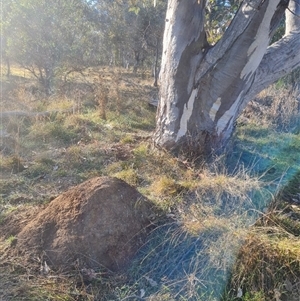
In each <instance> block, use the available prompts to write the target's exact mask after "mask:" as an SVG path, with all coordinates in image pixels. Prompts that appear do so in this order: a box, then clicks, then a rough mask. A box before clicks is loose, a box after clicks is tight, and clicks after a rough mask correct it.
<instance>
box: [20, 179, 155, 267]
mask: <svg viewBox="0 0 300 301" xmlns="http://www.w3.org/2000/svg"><path fill="white" fill-rule="evenodd" d="M149 215H150V204H149V202H148V201H147V200H146V199H145V198H144V197H143V196H142V195H141V194H140V193H138V192H137V191H136V190H135V189H134V188H133V187H131V186H129V185H128V184H127V183H125V182H124V181H122V180H119V179H116V178H109V177H103V178H94V179H91V180H88V181H86V182H84V183H82V184H80V185H78V186H76V187H73V188H71V189H70V190H69V191H67V192H65V193H63V194H62V195H60V196H59V197H57V198H56V199H54V200H53V201H52V202H51V203H50V204H49V205H48V206H47V207H46V208H45V209H44V210H42V211H41V212H40V213H39V214H38V215H37V216H36V217H35V218H33V219H32V220H31V221H30V222H29V223H28V224H27V225H26V226H25V227H24V228H23V230H22V231H21V232H20V233H19V234H18V236H17V244H16V248H17V250H18V251H20V252H21V253H23V254H27V255H30V256H38V257H40V258H42V260H45V261H46V262H47V264H48V265H50V266H52V267H55V268H68V267H70V266H72V265H73V264H74V263H76V265H77V266H79V267H88V268H95V267H99V266H104V267H106V268H108V269H110V270H117V269H120V268H122V267H124V265H125V264H126V263H127V262H128V260H129V259H130V258H131V257H132V256H133V255H134V253H135V252H136V251H137V248H138V247H139V246H140V244H141V241H142V237H143V235H145V233H146V230H145V229H146V227H147V225H149V218H148V217H149Z"/></svg>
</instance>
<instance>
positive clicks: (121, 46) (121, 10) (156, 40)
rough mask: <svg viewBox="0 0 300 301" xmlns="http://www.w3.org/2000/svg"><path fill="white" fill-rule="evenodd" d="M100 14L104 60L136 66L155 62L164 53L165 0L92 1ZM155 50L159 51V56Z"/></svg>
mask: <svg viewBox="0 0 300 301" xmlns="http://www.w3.org/2000/svg"><path fill="white" fill-rule="evenodd" d="M89 4H90V5H93V7H94V8H95V9H96V10H97V12H98V14H99V20H100V27H101V44H102V45H105V50H104V51H103V53H102V58H101V60H102V63H103V64H108V63H109V64H111V65H114V66H123V67H129V66H131V67H133V71H134V72H136V71H137V69H138V68H140V67H141V66H142V65H143V64H144V65H145V66H146V67H150V66H153V65H155V58H156V59H157V65H158V60H159V57H160V55H161V47H162V35H163V28H164V18H165V9H166V2H165V1H163V0H160V1H157V5H156V7H153V1H152V0H143V1H134V0H117V1H108V0H103V1H96V0H95V1H90V2H89ZM156 53H158V55H157V56H156Z"/></svg>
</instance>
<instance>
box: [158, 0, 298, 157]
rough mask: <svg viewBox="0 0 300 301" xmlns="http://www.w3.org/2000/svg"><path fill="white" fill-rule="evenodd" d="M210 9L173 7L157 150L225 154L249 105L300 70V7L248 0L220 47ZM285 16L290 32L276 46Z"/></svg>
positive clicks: (186, 4)
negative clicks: (210, 31) (209, 22)
mask: <svg viewBox="0 0 300 301" xmlns="http://www.w3.org/2000/svg"><path fill="white" fill-rule="evenodd" d="M289 2H290V3H289ZM205 5H206V1H205V0H184V1H182V0H169V2H168V9H167V15H166V25H165V32H164V43H163V54H162V66H161V73H160V76H161V78H160V81H161V88H160V101H159V106H158V112H157V127H156V131H155V134H154V143H155V144H156V146H158V147H162V148H164V149H167V150H169V151H174V152H176V153H178V152H184V153H187V154H189V153H196V154H201V153H204V154H207V153H211V152H212V151H222V150H223V148H224V146H226V143H227V142H228V140H229V138H230V137H231V135H232V132H233V130H234V124H235V121H236V119H237V117H238V116H239V114H240V113H241V112H242V110H243V109H244V108H245V107H246V105H247V103H248V102H249V101H250V100H251V99H253V98H254V97H255V95H256V94H257V93H259V92H260V91H262V90H263V89H265V88H266V87H267V86H269V85H270V84H271V83H273V82H275V81H276V80H278V79H279V78H280V77H282V76H284V75H286V74H287V73H289V72H291V71H292V70H293V69H294V68H296V67H298V66H300V51H299V49H300V25H299V22H300V21H299V20H300V19H299V15H300V12H299V10H300V0H290V1H289V0H244V1H243V2H242V4H241V6H240V8H239V9H238V11H237V13H236V15H235V17H234V18H233V20H232V21H231V24H230V25H229V27H228V29H227V30H226V31H225V33H224V35H223V37H222V38H221V39H220V40H219V41H218V42H217V44H216V45H214V46H210V45H208V43H207V40H206V34H205V29H204V23H205ZM288 5H289V10H287V6H288ZM285 12H286V24H287V25H286V33H285V35H284V36H283V37H282V38H281V39H280V40H279V41H278V42H276V43H274V44H272V45H270V39H271V37H272V35H273V33H274V31H275V29H276V27H277V26H278V25H279V23H280V20H281V19H282V18H283V16H284V13H285Z"/></svg>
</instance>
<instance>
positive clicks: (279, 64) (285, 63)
mask: <svg viewBox="0 0 300 301" xmlns="http://www.w3.org/2000/svg"><path fill="white" fill-rule="evenodd" d="M299 48H300V31H299V32H298V33H294V34H290V35H287V36H284V37H283V38H281V39H280V40H279V41H277V42H276V43H274V44H272V45H271V46H269V47H268V49H267V52H266V54H265V55H264V57H263V59H262V61H261V63H260V65H259V67H258V69H257V71H256V74H255V80H254V83H253V85H252V88H251V91H250V93H249V94H248V95H247V99H253V98H254V97H255V95H256V94H258V93H259V92H261V91H262V90H264V89H265V88H267V87H268V86H269V85H270V84H272V83H274V82H276V81H277V80H279V79H280V78H282V77H283V76H285V75H287V74H288V73H290V72H292V71H293V70H294V69H296V68H297V67H299V66H300V52H299Z"/></svg>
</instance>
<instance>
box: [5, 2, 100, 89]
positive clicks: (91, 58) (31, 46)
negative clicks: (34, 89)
mask: <svg viewBox="0 0 300 301" xmlns="http://www.w3.org/2000/svg"><path fill="white" fill-rule="evenodd" d="M10 1H11V2H10V5H9V6H6V11H4V12H3V14H4V16H5V19H6V20H5V21H6V23H5V24H3V26H4V25H5V28H10V30H9V31H5V32H4V34H6V36H4V38H5V40H6V41H7V48H6V51H7V53H8V56H9V57H10V58H11V59H12V60H14V61H15V62H18V63H19V64H20V65H21V66H23V67H24V68H26V69H27V70H29V71H30V72H31V73H32V74H33V75H34V76H35V77H36V78H37V79H38V80H39V82H40V84H41V85H42V86H43V87H44V89H45V92H46V93H47V94H50V93H51V89H52V82H53V79H54V77H55V76H56V75H57V74H61V73H62V72H64V71H65V72H69V71H70V70H80V69H81V68H84V67H87V66H89V65H91V64H92V63H93V62H95V61H97V52H98V48H99V43H98V33H97V31H96V24H97V23H96V22H95V21H96V20H93V18H92V11H91V10H90V8H89V6H88V5H87V4H86V3H84V2H83V1H81V0H70V1H59V0H19V1H14V0H10ZM2 23H3V22H2Z"/></svg>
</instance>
